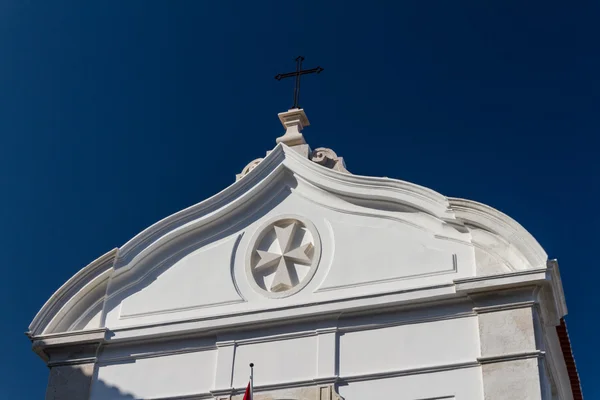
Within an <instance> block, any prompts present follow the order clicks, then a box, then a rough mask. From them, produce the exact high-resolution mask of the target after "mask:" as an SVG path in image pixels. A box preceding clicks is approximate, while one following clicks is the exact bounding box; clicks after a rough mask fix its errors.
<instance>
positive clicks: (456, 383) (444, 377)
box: [338, 367, 483, 400]
mask: <svg viewBox="0 0 600 400" xmlns="http://www.w3.org/2000/svg"><path fill="white" fill-rule="evenodd" d="M338 391H339V394H340V395H341V396H342V397H343V398H344V400H372V399H393V400H454V399H456V400H483V389H482V379H481V368H480V367H473V368H463V369H457V370H454V371H442V372H434V373H426V374H419V375H405V376H398V377H393V378H386V379H376V380H369V381H359V382H350V383H349V384H348V385H342V386H340V387H339V389H338Z"/></svg>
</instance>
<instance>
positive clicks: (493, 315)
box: [479, 308, 536, 357]
mask: <svg viewBox="0 0 600 400" xmlns="http://www.w3.org/2000/svg"><path fill="white" fill-rule="evenodd" d="M533 318H534V317H533V309H532V308H519V309H513V310H503V311H495V312H489V313H484V314H480V315H479V335H480V340H481V355H482V356H483V357H488V356H498V355H504V354H511V353H522V352H529V351H535V350H536V343H535V332H534V323H533Z"/></svg>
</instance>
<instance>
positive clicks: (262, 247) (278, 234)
mask: <svg viewBox="0 0 600 400" xmlns="http://www.w3.org/2000/svg"><path fill="white" fill-rule="evenodd" d="M313 253H314V246H313V237H312V235H311V233H310V232H309V231H308V230H307V229H306V228H305V227H304V226H303V224H302V223H301V222H300V221H297V220H286V221H280V222H279V223H276V224H274V225H272V226H271V227H270V228H269V229H268V231H267V232H266V234H265V236H264V238H263V239H262V240H261V241H260V243H259V244H258V246H257V248H256V255H255V260H256V261H255V263H254V266H253V268H252V272H253V274H254V276H255V278H256V279H257V282H260V283H259V285H260V286H261V287H262V288H263V289H264V290H266V291H268V292H284V291H287V290H290V289H292V288H293V287H295V286H297V285H298V284H299V283H300V282H301V281H302V280H303V279H304V278H305V277H306V275H307V274H308V272H309V270H310V269H311V264H312V262H313Z"/></svg>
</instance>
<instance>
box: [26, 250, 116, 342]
mask: <svg viewBox="0 0 600 400" xmlns="http://www.w3.org/2000/svg"><path fill="white" fill-rule="evenodd" d="M117 253H118V249H116V248H115V249H113V250H111V251H109V252H108V253H106V254H104V255H103V256H101V257H99V258H97V259H96V260H94V261H92V262H91V263H90V264H88V265H87V266H86V267H84V268H82V269H81V270H80V271H79V272H77V273H76V274H75V275H73V277H71V279H69V280H68V281H67V282H66V283H65V284H64V285H62V286H61V287H60V288H59V289H58V290H57V291H56V292H55V293H54V294H53V295H52V296H51V297H50V299H48V301H47V302H46V304H44V305H43V306H42V308H41V309H40V311H38V313H37V315H36V316H35V317H34V318H33V321H32V322H31V324H30V325H29V332H28V335H29V336H39V335H41V334H42V333H44V332H45V331H47V328H48V326H49V325H50V324H51V323H52V322H53V321H56V320H60V319H61V318H63V317H64V315H65V314H66V313H67V312H68V311H69V308H70V306H69V305H70V303H71V302H72V301H73V300H75V301H77V300H80V299H81V298H83V297H84V296H85V295H86V294H87V293H88V292H89V291H91V290H92V289H94V287H96V286H97V285H98V284H100V283H101V282H103V281H106V280H107V279H108V277H109V275H110V272H111V271H112V268H113V264H114V261H115V259H116V257H117ZM94 302H95V300H94ZM72 305H73V304H71V306H72ZM90 305H91V304H90Z"/></svg>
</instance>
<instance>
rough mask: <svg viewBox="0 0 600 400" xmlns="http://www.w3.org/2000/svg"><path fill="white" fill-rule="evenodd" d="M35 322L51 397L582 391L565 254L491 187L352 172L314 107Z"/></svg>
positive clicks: (293, 116) (425, 398)
mask: <svg viewBox="0 0 600 400" xmlns="http://www.w3.org/2000/svg"><path fill="white" fill-rule="evenodd" d="M279 117H280V120H281V121H282V124H283V125H284V127H285V128H286V132H285V134H284V136H282V137H280V138H279V139H277V145H276V147H275V148H274V149H272V150H271V151H269V152H268V153H267V155H266V156H265V157H264V158H262V159H257V160H255V161H253V162H251V163H250V164H249V165H248V166H247V167H246V168H245V169H244V170H243V171H242V173H240V174H239V175H238V176H237V180H236V182H235V183H233V184H232V185H231V186H229V187H227V188H226V189H224V190H223V191H221V192H220V193H218V194H216V195H214V196H213V197H211V198H209V199H207V200H204V201H202V202H200V203H198V204H196V205H194V206H192V207H189V208H187V209H185V210H182V211H180V212H178V213H176V214H174V215H171V216H169V217H167V218H165V219H163V220H161V221H159V222H157V223H156V224H154V225H152V226H151V227H149V228H147V229H146V230H144V231H143V232H141V233H140V234H138V235H137V236H135V237H134V238H132V239H131V240H130V241H129V242H127V243H125V244H124V245H123V246H121V247H120V248H117V249H114V250H112V251H110V252H108V253H106V254H105V255H103V256H102V257H100V258H98V259H97V260H95V261H94V262H92V263H91V264H90V265H88V266H86V267H85V268H83V269H82V270H80V271H79V272H78V273H76V274H75V275H74V276H73V277H72V278H71V279H70V280H69V281H68V282H66V283H65V284H64V285H63V286H62V287H61V288H59V289H58V290H57V291H56V293H55V294H54V295H53V296H52V297H51V298H50V299H49V300H48V301H47V303H46V304H45V305H44V306H43V307H42V309H41V310H40V311H39V313H38V314H37V315H36V316H35V318H34V320H33V321H32V323H31V325H30V327H29V330H28V336H29V338H30V339H31V341H32V345H33V350H34V351H35V352H36V353H37V354H38V355H39V356H40V357H41V358H42V359H43V360H44V362H46V363H47V365H48V367H49V374H50V377H49V382H48V389H47V393H46V399H47V400H59V399H60V400H67V399H68V400H84V399H85V400H88V399H89V400H125V399H153V400H159V399H160V400H167V399H172V400H174V399H178V400H184V399H186V400H199V399H214V400H241V399H242V397H243V394H244V390H245V389H246V385H247V384H248V377H249V373H250V369H249V364H250V363H254V365H255V367H254V399H256V400H336V399H345V400H372V399H395V400H442V399H443V400H451V399H455V400H483V399H486V400H518V399H531V400H537V399H543V400H558V399H560V400H578V399H581V398H582V397H581V391H580V388H579V382H578V378H577V373H576V370H575V367H574V363H573V361H572V354H571V352H570V346H569V343H568V336H567V335H566V330H565V326H564V320H563V317H564V316H565V315H566V313H567V307H566V303H565V298H564V293H563V288H562V283H561V278H560V273H559V269H558V263H557V262H556V261H555V260H548V256H547V254H546V252H545V251H544V249H542V247H541V246H540V245H539V244H538V243H537V241H536V240H535V239H534V238H533V237H532V236H531V235H530V234H529V233H528V232H527V231H526V230H525V229H524V228H523V227H522V226H520V225H519V224H518V223H517V222H516V221H514V220H513V219H511V218H510V217H508V216H507V215H505V214H503V213H501V212H499V211H497V210H495V209H493V208H491V207H489V206H486V205H483V204H480V203H477V202H474V201H470V200H465V199H459V198H450V197H446V196H443V195H441V194H439V193H436V192H435V191H433V190H430V189H427V188H424V187H421V186H418V185H415V184H412V183H408V182H404V181H401V180H396V179H389V178H375V177H364V176H357V175H353V174H351V173H350V172H348V171H347V170H346V166H345V164H344V160H343V159H342V158H340V157H338V156H337V155H336V154H335V153H334V152H333V151H332V150H329V149H325V148H319V149H315V150H311V149H310V147H309V145H308V144H307V143H306V141H305V140H304V136H303V134H302V129H303V128H304V127H305V126H307V125H308V119H307V117H306V114H305V113H304V111H303V110H302V109H292V110H289V111H287V112H285V113H281V114H280V115H279Z"/></svg>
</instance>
